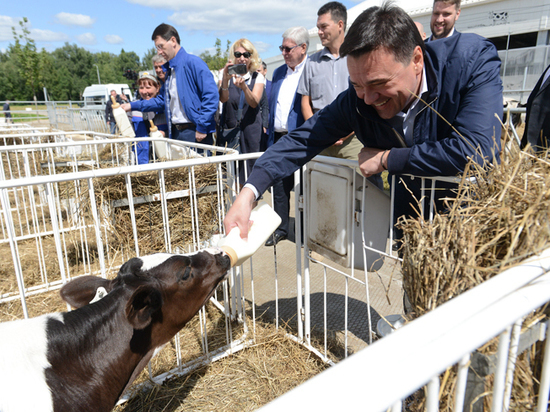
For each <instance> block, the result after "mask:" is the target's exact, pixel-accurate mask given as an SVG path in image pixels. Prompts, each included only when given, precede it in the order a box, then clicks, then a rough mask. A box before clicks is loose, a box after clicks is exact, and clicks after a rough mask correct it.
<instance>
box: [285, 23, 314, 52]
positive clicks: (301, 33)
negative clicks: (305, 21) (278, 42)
mask: <svg viewBox="0 0 550 412" xmlns="http://www.w3.org/2000/svg"><path fill="white" fill-rule="evenodd" d="M284 39H290V40H292V41H293V42H294V43H296V44H297V45H298V46H299V45H301V44H304V43H305V44H306V51H307V49H308V48H309V33H308V32H307V29H306V28H305V27H302V26H296V27H291V28H290V29H286V30H285V32H284V33H283V40H284Z"/></svg>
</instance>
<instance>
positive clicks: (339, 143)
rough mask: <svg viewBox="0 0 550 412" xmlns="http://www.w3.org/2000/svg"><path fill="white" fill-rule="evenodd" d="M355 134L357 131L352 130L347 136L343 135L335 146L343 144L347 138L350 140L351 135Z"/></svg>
mask: <svg viewBox="0 0 550 412" xmlns="http://www.w3.org/2000/svg"><path fill="white" fill-rule="evenodd" d="M354 135H355V132H352V133H350V134H348V135H347V136H346V137H342V138H341V139H338V140H336V142H335V143H334V144H333V146H342V145H343V144H344V142H345V141H346V140H348V139H349V138H350V137H351V136H354Z"/></svg>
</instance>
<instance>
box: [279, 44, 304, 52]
mask: <svg viewBox="0 0 550 412" xmlns="http://www.w3.org/2000/svg"><path fill="white" fill-rule="evenodd" d="M298 46H301V44H297V45H296V46H294V47H287V46H279V50H280V51H281V52H282V53H290V52H291V51H292V50H294V49H295V48H296V47H298Z"/></svg>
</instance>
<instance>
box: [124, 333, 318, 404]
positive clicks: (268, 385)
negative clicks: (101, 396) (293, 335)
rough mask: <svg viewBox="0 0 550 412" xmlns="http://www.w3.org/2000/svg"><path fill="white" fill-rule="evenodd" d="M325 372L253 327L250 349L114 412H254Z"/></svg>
mask: <svg viewBox="0 0 550 412" xmlns="http://www.w3.org/2000/svg"><path fill="white" fill-rule="evenodd" d="M326 368H327V365H326V364H324V363H322V362H320V361H319V360H318V359H317V358H316V357H315V356H314V355H313V354H312V353H311V352H310V351H308V350H306V349H305V348H303V347H301V346H299V345H298V344H296V343H294V342H292V341H290V340H289V339H287V338H286V337H285V331H284V330H283V329H279V330H277V329H275V327H274V326H273V325H272V324H261V323H257V324H256V339H255V342H254V344H253V345H252V346H251V347H249V348H247V349H245V350H243V351H241V352H237V353H236V354H234V355H232V356H230V357H227V358H225V359H222V360H219V361H217V362H214V363H212V364H210V365H209V366H205V367H202V368H200V369H198V370H196V371H194V372H193V373H191V374H189V375H186V376H183V377H179V378H174V379H171V380H169V381H167V382H165V383H164V384H163V385H162V386H155V387H154V388H153V389H151V390H149V391H146V392H143V393H140V394H139V395H138V396H136V397H134V398H133V399H131V400H130V401H129V402H128V403H126V404H123V405H120V406H118V407H117V408H115V409H114V412H137V411H139V412H145V411H147V412H149V411H151V412H153V411H159V412H160V411H172V412H178V411H235V412H237V411H238V412H241V411H253V410H256V409H258V408H260V407H261V406H263V405H265V404H267V403H269V402H270V401H272V400H274V399H275V398H277V397H279V396H281V395H282V394H284V393H285V392H287V391H289V390H291V389H292V388H294V387H296V386H298V385H300V384H301V383H303V382H305V381H306V380H308V379H310V378H312V377H313V376H314V375H316V374H317V373H319V372H322V371H323V370H324V369H326Z"/></svg>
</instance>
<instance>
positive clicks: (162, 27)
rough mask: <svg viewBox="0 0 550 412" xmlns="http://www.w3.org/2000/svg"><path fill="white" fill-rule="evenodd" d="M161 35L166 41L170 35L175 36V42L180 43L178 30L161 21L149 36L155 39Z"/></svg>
mask: <svg viewBox="0 0 550 412" xmlns="http://www.w3.org/2000/svg"><path fill="white" fill-rule="evenodd" d="M159 36H160V37H162V38H163V39H164V40H166V41H168V40H170V39H171V38H172V37H175V38H176V42H177V43H178V44H180V35H179V34H178V31H177V30H176V29H175V28H174V27H173V26H170V25H169V24H166V23H162V24H159V25H158V26H157V28H156V29H155V31H154V32H153V35H152V36H151V40H153V41H155V39H156V38H157V37H159Z"/></svg>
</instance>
